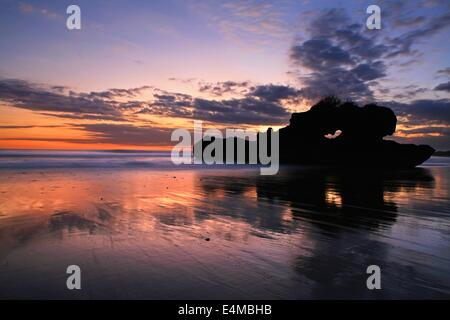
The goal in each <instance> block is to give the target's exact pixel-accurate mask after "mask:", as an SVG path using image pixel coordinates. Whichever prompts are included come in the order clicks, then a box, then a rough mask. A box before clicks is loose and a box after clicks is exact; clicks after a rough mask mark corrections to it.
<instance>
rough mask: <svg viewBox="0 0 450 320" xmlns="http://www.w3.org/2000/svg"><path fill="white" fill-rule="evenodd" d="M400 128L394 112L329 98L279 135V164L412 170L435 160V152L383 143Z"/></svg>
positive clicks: (298, 116) (297, 117) (295, 116)
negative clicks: (397, 127) (432, 159)
mask: <svg viewBox="0 0 450 320" xmlns="http://www.w3.org/2000/svg"><path fill="white" fill-rule="evenodd" d="M396 124H397V118H396V116H395V114H394V112H393V111H392V110H391V109H389V108H386V107H382V106H377V105H375V104H368V105H365V106H364V107H358V106H357V105H356V104H354V103H352V102H345V103H341V102H340V101H339V100H338V99H337V98H334V97H328V98H325V99H323V100H321V101H320V102H318V103H317V104H315V105H314V106H312V107H311V109H310V110H309V111H306V112H300V113H294V114H292V117H291V120H290V124H289V125H288V126H287V127H285V128H282V129H280V162H281V163H297V164H320V165H339V166H376V167H391V168H410V167H415V166H417V165H419V164H421V163H423V162H424V161H426V160H427V159H428V158H430V157H431V155H432V154H433V153H434V149H433V148H432V147H430V146H428V145H419V146H417V145H413V144H399V143H397V142H395V141H390V140H383V137H385V136H388V135H392V134H393V133H394V132H395V128H396Z"/></svg>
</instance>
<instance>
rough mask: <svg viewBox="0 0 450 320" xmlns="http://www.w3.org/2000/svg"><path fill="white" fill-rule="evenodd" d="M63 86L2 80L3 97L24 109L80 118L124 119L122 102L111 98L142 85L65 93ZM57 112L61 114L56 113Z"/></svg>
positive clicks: (127, 92) (0, 89)
mask: <svg viewBox="0 0 450 320" xmlns="http://www.w3.org/2000/svg"><path fill="white" fill-rule="evenodd" d="M61 90H63V91H64V87H58V86H57V87H53V88H45V87H41V86H39V85H37V84H34V83H30V82H27V81H24V80H15V79H3V80H0V101H2V102H4V103H6V104H8V105H11V106H14V107H17V108H22V109H28V110H33V111H43V112H47V114H48V115H52V114H51V113H48V112H55V113H58V114H59V116H63V115H66V116H67V117H70V115H71V116H72V117H79V118H89V117H92V118H95V119H101V118H102V117H103V118H107V119H115V120H119V119H122V113H121V112H120V111H119V110H118V109H119V107H120V103H118V102H116V101H115V100H111V99H112V98H113V97H115V96H114V95H116V96H117V95H119V96H123V95H129V94H131V95H134V94H135V92H136V91H138V90H141V89H130V90H127V89H111V90H110V91H103V92H91V93H76V92H73V91H69V92H68V93H67V94H66V93H62V92H61ZM56 116H58V115H56Z"/></svg>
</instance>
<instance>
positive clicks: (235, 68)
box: [0, 0, 450, 150]
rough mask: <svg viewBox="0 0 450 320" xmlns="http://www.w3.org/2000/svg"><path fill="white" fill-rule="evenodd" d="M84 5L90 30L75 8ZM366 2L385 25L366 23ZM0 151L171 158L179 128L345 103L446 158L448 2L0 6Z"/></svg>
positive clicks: (274, 119) (285, 118)
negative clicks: (389, 113)
mask: <svg viewBox="0 0 450 320" xmlns="http://www.w3.org/2000/svg"><path fill="white" fill-rule="evenodd" d="M70 4H77V5H79V6H80V8H81V24H82V28H81V30H68V29H67V28H66V18H67V14H66V8H67V7H68V6H69V5H70ZM370 4H377V5H379V6H380V7H381V21H382V22H381V24H382V28H381V30H368V29H367V28H366V26H365V23H366V19H367V17H368V14H367V13H366V8H367V7H368V6H369V5H370ZM0 8H1V10H0V35H1V37H0V39H1V40H0V148H8V149H23V148H39V149H147V148H156V149H163V148H164V147H165V146H168V145H169V144H170V133H171V131H172V130H173V129H176V128H180V127H183V128H188V129H189V128H192V121H193V120H194V119H196V120H203V121H204V122H205V124H206V125H208V126H216V127H220V128H224V127H232V128H236V127H252V128H258V129H265V128H267V127H269V126H271V127H274V128H279V127H280V126H284V125H286V124H288V122H289V118H290V114H291V113H292V112H293V111H304V110H307V109H308V108H309V107H310V106H311V105H312V104H313V103H314V102H315V101H317V99H319V98H320V97H323V96H325V95H330V94H335V95H338V96H339V97H340V98H342V99H352V100H356V101H358V102H360V103H361V104H364V103H367V102H377V103H379V104H381V105H385V106H389V107H391V108H393V109H394V111H395V112H396V114H397V116H398V120H399V123H398V125H397V133H396V136H395V137H394V139H396V140H397V141H401V142H409V143H427V144H431V145H432V146H433V147H435V148H436V149H438V150H450V41H449V40H448V39H449V38H450V2H449V1H448V0H447V1H445V0H443V1H438V0H426V1H316V0H315V1H312V0H311V1H307V0H305V1H302V0H280V1H256V0H248V1H216V0H203V1H200V0H164V1H163V0H160V1H159V0H152V1H106V0H95V1H92V0H91V1H73V0H71V1H10V0H0Z"/></svg>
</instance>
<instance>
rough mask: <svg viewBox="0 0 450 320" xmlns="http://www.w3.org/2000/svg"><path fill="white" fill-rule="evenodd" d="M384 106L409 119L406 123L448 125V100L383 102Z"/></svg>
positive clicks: (449, 101) (449, 111)
mask: <svg viewBox="0 0 450 320" xmlns="http://www.w3.org/2000/svg"><path fill="white" fill-rule="evenodd" d="M384 105H386V106H388V107H390V108H392V109H393V110H394V111H395V113H396V114H397V115H398V116H403V117H409V116H411V117H409V121H408V123H411V124H426V123H427V122H432V123H444V124H450V100H449V99H440V100H427V99H420V100H414V101H411V102H410V103H398V102H393V101H389V102H384Z"/></svg>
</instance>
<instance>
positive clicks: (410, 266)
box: [0, 168, 450, 299]
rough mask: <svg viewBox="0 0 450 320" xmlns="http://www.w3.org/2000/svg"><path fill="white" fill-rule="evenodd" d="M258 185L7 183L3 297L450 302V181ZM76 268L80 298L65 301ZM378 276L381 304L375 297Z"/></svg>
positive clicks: (309, 176)
mask: <svg viewBox="0 0 450 320" xmlns="http://www.w3.org/2000/svg"><path fill="white" fill-rule="evenodd" d="M258 173H259V171H258V170H254V169H239V170H228V169H225V170H223V169H221V170H219V169H200V170H175V171H168V170H146V169H121V170H119V169H118V170H106V169H73V170H65V171H63V170H56V169H53V170H45V171H42V172H40V171H37V170H35V171H33V170H30V171H27V172H17V171H6V170H5V171H1V172H0V176H1V179H0V283H1V284H2V286H0V297H2V298H55V297H56V298H159V299H164V298H193V299H196V298H237V299H240V298H255V299H260V298H288V299H296V298H347V297H351V298H440V297H446V296H447V297H448V295H449V294H450V281H449V276H448V275H447V274H448V272H447V271H448V269H449V267H450V254H449V251H448V250H447V249H448V243H449V240H450V239H449V235H448V227H449V222H448V216H449V214H450V213H449V209H448V204H447V202H446V201H443V199H446V198H447V199H448V196H449V191H448V190H449V187H448V185H447V183H448V182H447V181H449V180H448V175H449V172H448V168H430V169H417V170H412V171H401V172H395V173H394V172H392V173H389V172H367V171H360V172H358V171H336V170H332V169H324V168H283V170H282V171H281V172H280V174H279V175H277V176H260V175H259V174H258ZM206 239H210V241H206ZM70 264H77V265H79V266H80V267H81V268H82V272H83V285H82V286H83V290H81V291H78V292H74V291H68V290H67V289H66V288H65V277H66V274H65V268H66V267H67V266H68V265H70ZM370 264H378V265H380V267H381V268H382V272H383V290H381V291H378V292H374V291H369V290H367V288H366V285H365V279H366V274H365V268H366V267H367V266H368V265H370Z"/></svg>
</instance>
